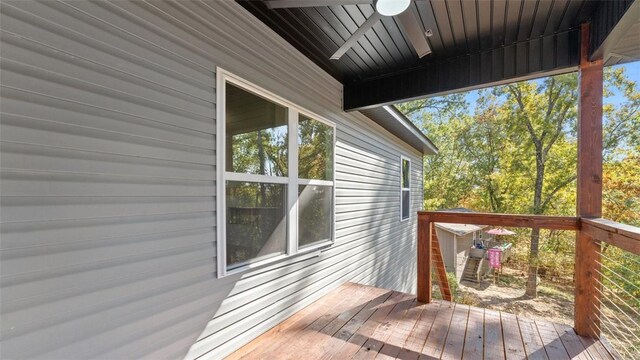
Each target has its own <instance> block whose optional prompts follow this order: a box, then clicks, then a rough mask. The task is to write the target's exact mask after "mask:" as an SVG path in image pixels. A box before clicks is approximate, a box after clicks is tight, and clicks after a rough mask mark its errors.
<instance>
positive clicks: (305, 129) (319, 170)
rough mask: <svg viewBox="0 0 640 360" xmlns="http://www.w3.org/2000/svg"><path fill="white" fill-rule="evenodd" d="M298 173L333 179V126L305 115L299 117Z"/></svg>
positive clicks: (306, 176)
mask: <svg viewBox="0 0 640 360" xmlns="http://www.w3.org/2000/svg"><path fill="white" fill-rule="evenodd" d="M298 174H299V175H298V177H300V178H301V179H315V180H329V181H331V180H333V127H331V126H329V125H327V124H324V123H322V122H320V121H317V120H313V119H311V118H308V117H306V116H304V115H300V118H299V119H298Z"/></svg>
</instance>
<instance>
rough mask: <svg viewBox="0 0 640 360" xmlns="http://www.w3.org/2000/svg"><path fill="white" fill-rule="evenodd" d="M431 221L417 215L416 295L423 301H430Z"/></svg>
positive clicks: (426, 217)
mask: <svg viewBox="0 0 640 360" xmlns="http://www.w3.org/2000/svg"><path fill="white" fill-rule="evenodd" d="M430 240H431V221H430V220H429V217H428V216H419V217H418V255H417V258H418V279H417V283H418V294H417V295H418V296H417V300H418V301H419V302H423V303H430V302H431V241H430Z"/></svg>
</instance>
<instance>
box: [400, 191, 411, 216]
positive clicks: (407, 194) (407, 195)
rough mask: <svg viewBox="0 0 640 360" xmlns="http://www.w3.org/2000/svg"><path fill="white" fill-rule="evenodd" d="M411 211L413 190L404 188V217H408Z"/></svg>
mask: <svg viewBox="0 0 640 360" xmlns="http://www.w3.org/2000/svg"><path fill="white" fill-rule="evenodd" d="M410 211H411V192H410V191H409V190H402V219H408V218H409V214H410Z"/></svg>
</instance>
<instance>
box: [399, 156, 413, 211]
mask: <svg viewBox="0 0 640 360" xmlns="http://www.w3.org/2000/svg"><path fill="white" fill-rule="evenodd" d="M409 217H411V160H409V159H407V158H405V157H404V156H401V157H400V220H401V221H402V220H406V219H408V218H409Z"/></svg>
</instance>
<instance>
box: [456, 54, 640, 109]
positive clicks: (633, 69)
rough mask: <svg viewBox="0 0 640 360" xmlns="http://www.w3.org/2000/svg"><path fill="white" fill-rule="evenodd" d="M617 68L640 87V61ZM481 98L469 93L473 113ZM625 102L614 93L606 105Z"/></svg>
mask: <svg viewBox="0 0 640 360" xmlns="http://www.w3.org/2000/svg"><path fill="white" fill-rule="evenodd" d="M615 67H624V68H625V69H626V70H625V72H626V74H627V77H629V78H630V79H631V80H633V81H635V82H636V84H638V86H640V61H636V62H632V63H628V64H623V65H616V66H615ZM478 97H479V90H473V91H469V92H468V93H467V95H466V100H467V102H468V103H469V105H470V110H471V112H472V113H473V111H474V110H475V104H476V101H477V100H478ZM622 101H624V98H623V97H622V95H621V94H620V93H614V94H613V96H610V97H608V98H606V99H605V103H608V104H619V103H621V102H622Z"/></svg>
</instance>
